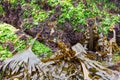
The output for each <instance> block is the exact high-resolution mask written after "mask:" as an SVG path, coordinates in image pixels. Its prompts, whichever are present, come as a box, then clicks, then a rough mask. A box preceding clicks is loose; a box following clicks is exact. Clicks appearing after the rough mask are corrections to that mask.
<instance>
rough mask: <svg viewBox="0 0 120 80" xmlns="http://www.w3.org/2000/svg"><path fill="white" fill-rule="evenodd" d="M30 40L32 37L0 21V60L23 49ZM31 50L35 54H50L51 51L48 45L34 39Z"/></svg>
mask: <svg viewBox="0 0 120 80" xmlns="http://www.w3.org/2000/svg"><path fill="white" fill-rule="evenodd" d="M18 31H19V32H18ZM17 32H18V34H17ZM23 36H24V37H26V39H24V37H23ZM21 37H23V39H21ZM32 40H33V38H32V37H30V36H27V35H26V34H25V33H24V32H22V31H21V30H19V29H16V28H15V27H14V26H12V25H9V24H6V23H0V44H1V45H0V60H4V59H7V58H10V57H11V56H13V54H16V53H18V52H21V51H23V50H25V49H26V48H27V47H28V46H29V43H30V42H31V41H32ZM32 50H33V52H34V53H35V54H36V55H40V54H49V55H51V53H52V51H51V49H50V48H49V47H47V46H45V45H44V44H42V43H40V42H39V41H35V43H34V45H33V47H32Z"/></svg>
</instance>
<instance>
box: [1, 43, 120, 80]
mask: <svg viewBox="0 0 120 80" xmlns="http://www.w3.org/2000/svg"><path fill="white" fill-rule="evenodd" d="M60 48H61V49H62V48H63V49H62V50H64V51H62V50H60V51H58V52H57V53H56V55H54V56H53V57H52V58H50V59H49V60H48V61H46V62H45V63H44V62H42V61H41V60H39V59H38V58H37V57H36V56H35V55H34V53H33V52H32V51H31V48H28V49H27V50H25V51H23V52H22V53H20V54H17V55H15V56H13V57H12V58H10V59H8V60H5V61H4V62H3V63H2V65H1V66H0V70H1V71H2V74H3V76H2V77H1V79H3V80H4V79H15V78H17V79H20V80H25V79H27V80H31V79H36V80H44V79H45V80H56V79H59V80H76V79H79V80H83V79H84V80H96V79H97V80H101V79H105V80H119V79H120V73H119V72H117V71H113V70H110V69H108V68H105V67H103V66H102V64H101V63H99V62H97V61H94V60H90V59H89V58H87V57H86V55H87V52H86V51H85V49H84V48H83V46H82V45H81V44H80V43H77V44H76V45H74V46H72V47H71V48H69V47H67V46H66V45H65V44H62V46H60ZM71 51H72V52H73V53H75V54H73V53H71ZM66 52H67V53H66ZM58 53H61V54H58ZM63 54H64V55H63ZM66 55H67V56H66ZM68 55H71V56H68ZM61 59H62V60H61Z"/></svg>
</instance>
